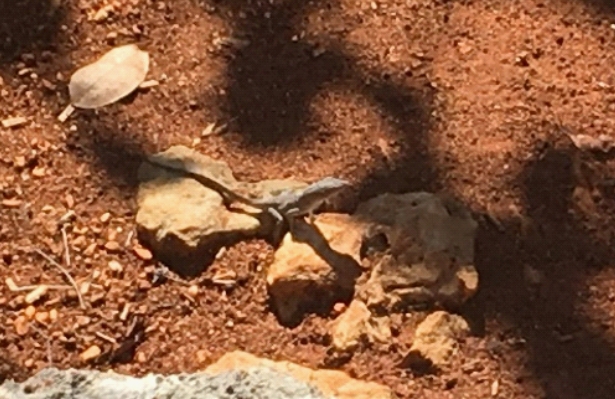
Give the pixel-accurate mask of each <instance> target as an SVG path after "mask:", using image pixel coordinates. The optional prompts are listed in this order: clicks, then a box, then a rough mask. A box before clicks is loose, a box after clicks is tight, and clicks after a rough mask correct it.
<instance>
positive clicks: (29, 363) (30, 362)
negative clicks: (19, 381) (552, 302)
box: [23, 359, 34, 368]
mask: <svg viewBox="0 0 615 399" xmlns="http://www.w3.org/2000/svg"><path fill="white" fill-rule="evenodd" d="M23 365H24V366H25V367H27V368H30V367H32V366H34V359H26V361H25V362H23Z"/></svg>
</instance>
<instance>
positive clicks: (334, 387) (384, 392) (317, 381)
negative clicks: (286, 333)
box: [205, 351, 395, 399]
mask: <svg viewBox="0 0 615 399" xmlns="http://www.w3.org/2000/svg"><path fill="white" fill-rule="evenodd" d="M253 367H269V368H271V369H274V370H277V371H279V372H283V373H287V374H289V375H292V376H293V377H295V378H297V379H298V380H301V381H305V382H308V383H309V384H310V385H313V386H315V387H317V388H318V389H319V390H320V391H321V392H322V393H323V394H324V395H325V396H328V397H333V398H337V399H393V398H395V394H394V393H393V391H392V390H391V389H390V388H388V387H387V386H385V385H381V384H377V383H375V382H368V381H361V380H357V379H354V378H351V377H350V376H349V375H348V374H346V373H344V372H342V371H338V370H313V369H311V368H308V367H303V366H300V365H298V364H295V363H291V362H287V361H279V362H276V361H273V360H269V359H264V358H259V357H257V356H254V355H252V354H250V353H246V352H242V351H234V352H230V353H227V354H226V355H224V356H222V357H221V358H220V359H219V360H218V361H217V362H216V363H214V364H212V365H211V366H209V367H207V368H206V369H205V371H206V372H209V373H212V374H218V373H222V372H224V371H228V370H248V369H250V368H253ZM263 397H266V396H263ZM289 398H291V397H290V396H289ZM292 398H294V396H293V397H292Z"/></svg>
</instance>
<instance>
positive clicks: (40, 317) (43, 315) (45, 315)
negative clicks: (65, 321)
mask: <svg viewBox="0 0 615 399" xmlns="http://www.w3.org/2000/svg"><path fill="white" fill-rule="evenodd" d="M34 320H36V321H38V322H39V323H41V324H45V323H47V321H48V320H49V312H38V313H36V314H35V315H34Z"/></svg>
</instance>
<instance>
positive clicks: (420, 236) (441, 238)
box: [354, 192, 478, 311]
mask: <svg viewBox="0 0 615 399" xmlns="http://www.w3.org/2000/svg"><path fill="white" fill-rule="evenodd" d="M354 216H355V217H357V218H360V219H362V220H370V221H373V222H374V223H373V224H372V225H370V227H369V229H368V230H367V231H366V237H365V238H364V248H365V251H366V252H368V253H371V252H373V253H375V254H376V255H377V256H376V261H375V265H374V266H373V270H372V272H371V274H370V277H369V280H368V281H367V282H366V283H365V284H364V285H363V286H361V288H360V290H359V291H360V293H359V298H361V299H363V300H364V301H365V303H366V304H367V305H368V307H370V308H374V307H378V308H384V309H388V310H389V311H394V310H395V311H405V310H406V309H407V308H408V307H413V306H416V305H421V306H424V305H426V304H433V303H434V302H438V303H441V304H443V305H446V306H452V307H456V306H459V305H461V304H462V303H463V302H465V301H466V300H467V299H469V298H470V297H472V296H473V295H474V294H475V293H476V291H477V289H478V273H477V271H476V269H475V268H474V265H473V263H474V238H475V233H476V228H477V226H478V224H477V223H476V221H474V220H473V219H472V217H471V215H470V213H469V212H468V211H467V210H466V209H464V208H463V207H462V206H461V205H460V204H458V203H456V202H455V201H453V200H450V199H447V198H443V197H441V196H438V195H435V194H429V193H424V192H419V193H408V194H384V195H381V196H379V197H376V198H373V199H371V200H369V201H367V202H365V203H363V204H360V205H359V207H358V208H357V212H356V213H355V215H354Z"/></svg>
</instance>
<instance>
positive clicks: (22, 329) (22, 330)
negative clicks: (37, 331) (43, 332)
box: [13, 315, 30, 336]
mask: <svg viewBox="0 0 615 399" xmlns="http://www.w3.org/2000/svg"><path fill="white" fill-rule="evenodd" d="M13 326H14V327H15V332H16V333H17V335H19V336H24V335H26V334H27V333H28V330H29V329H30V326H29V324H28V319H26V316H24V315H21V316H19V317H17V318H16V319H15V321H14V322H13Z"/></svg>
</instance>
